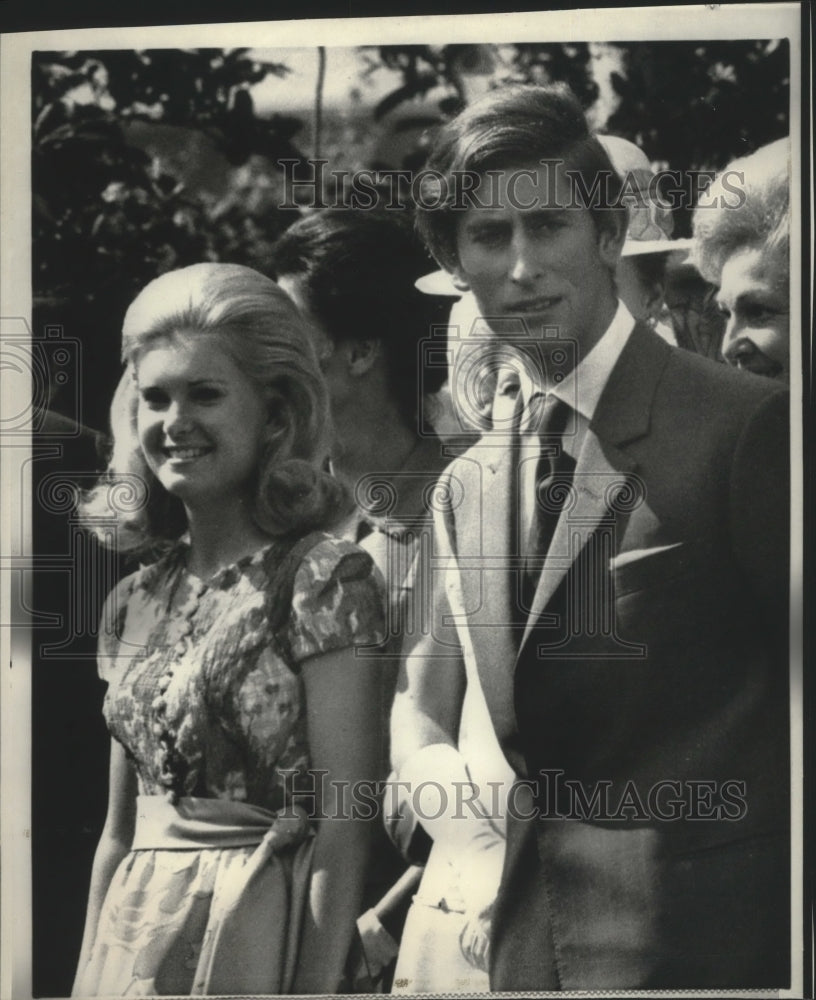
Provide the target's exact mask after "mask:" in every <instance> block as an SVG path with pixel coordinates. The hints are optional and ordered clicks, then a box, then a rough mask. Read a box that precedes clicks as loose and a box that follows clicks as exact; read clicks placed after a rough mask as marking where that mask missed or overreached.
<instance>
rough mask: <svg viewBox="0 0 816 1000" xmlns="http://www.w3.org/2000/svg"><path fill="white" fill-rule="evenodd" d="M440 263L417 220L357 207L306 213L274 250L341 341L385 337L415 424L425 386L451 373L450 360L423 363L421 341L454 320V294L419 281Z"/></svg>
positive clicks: (394, 376)
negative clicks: (429, 291)
mask: <svg viewBox="0 0 816 1000" xmlns="http://www.w3.org/2000/svg"><path fill="white" fill-rule="evenodd" d="M433 267H434V263H433V261H432V260H431V258H430V257H429V256H428V253H427V251H426V250H425V249H424V248H423V246H422V244H421V243H420V242H419V240H418V239H417V237H416V235H415V234H414V232H413V230H412V228H411V226H410V224H409V223H406V222H403V221H402V219H401V218H397V217H394V216H393V215H391V216H386V215H384V214H382V213H377V212H364V211H360V210H356V211H352V210H350V209H327V210H325V211H322V212H315V213H314V214H313V215H308V216H306V217H305V218H302V219H299V220H298V221H297V222H296V223H295V224H294V225H293V226H291V227H290V228H289V229H287V231H286V232H285V233H284V234H283V235H282V236H281V237H280V239H279V240H278V242H277V243H276V244H275V247H274V250H273V255H272V271H273V274H274V275H275V276H277V277H282V276H284V275H286V276H287V277H293V278H299V279H301V281H302V284H303V291H304V294H305V296H306V299H307V301H308V305H309V308H310V309H311V311H312V313H313V314H314V316H315V318H316V319H317V320H318V321H319V322H320V323H321V324H322V325H323V327H324V328H325V330H326V332H327V333H328V335H329V336H330V337H331V339H332V340H333V341H334V342H335V343H338V342H342V341H348V340H378V341H380V343H381V345H382V350H383V355H384V357H385V363H386V371H387V375H388V379H389V385H390V388H391V390H392V392H393V394H394V397H395V399H396V400H397V402H398V404H399V408H400V412H401V413H402V415H403V418H404V419H405V421H406V423H408V424H410V425H412V426H416V410H417V404H418V401H419V395H420V392H421V391H424V392H425V393H433V392H436V391H437V390H438V389H440V388H441V387H442V384H443V382H444V381H445V378H446V375H447V372H446V369H445V367H444V366H434V367H428V368H425V369H424V370H422V369H421V357H420V350H419V343H420V341H421V340H423V339H424V338H426V337H429V336H430V334H431V326H432V325H433V324H437V325H440V324H445V323H446V322H447V311H448V309H449V308H450V300H446V299H442V298H438V297H435V296H429V295H423V294H422V293H421V292H419V291H417V289H416V288H415V287H414V282H415V281H416V279H417V278H419V277H421V276H422V275H423V274H427V273H428V271H430V270H432V269H433ZM420 376H421V382H420Z"/></svg>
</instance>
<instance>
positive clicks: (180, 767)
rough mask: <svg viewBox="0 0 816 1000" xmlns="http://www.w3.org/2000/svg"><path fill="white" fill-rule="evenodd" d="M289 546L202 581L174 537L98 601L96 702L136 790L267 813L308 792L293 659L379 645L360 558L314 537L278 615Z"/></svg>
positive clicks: (376, 616)
mask: <svg viewBox="0 0 816 1000" xmlns="http://www.w3.org/2000/svg"><path fill="white" fill-rule="evenodd" d="M290 545H291V543H288V544H287V543H286V542H280V541H276V542H272V543H270V544H269V545H268V546H266V547H265V548H263V549H261V550H259V551H258V552H256V553H255V554H254V555H252V556H249V557H246V558H245V559H242V560H240V561H239V562H237V563H235V564H233V565H232V566H229V567H227V568H225V569H223V570H221V571H219V572H218V573H217V574H216V575H215V576H213V577H212V578H211V579H209V580H207V581H203V580H201V579H199V578H198V577H196V576H194V575H193V574H192V573H190V572H189V571H188V569H187V551H188V549H187V546H186V545H185V544H184V543H179V544H178V545H177V546H176V547H175V548H173V549H172V550H171V551H170V552H169V553H168V554H166V555H165V556H163V557H162V558H161V559H160V560H159V561H158V562H156V563H154V564H152V565H150V566H147V567H143V568H142V569H140V570H138V571H137V572H136V573H134V574H132V575H131V576H129V577H127V578H126V579H125V580H124V581H122V583H121V584H120V585H119V586H118V587H117V588H116V590H115V591H114V592H113V593H112V594H111V596H110V597H109V599H108V604H107V605H106V609H105V617H104V619H103V627H102V628H101V629H100V633H101V638H100V657H99V669H100V674H101V676H102V678H103V679H104V680H106V681H107V682H108V685H109V687H108V692H107V696H106V698H105V707H104V711H105V717H106V720H107V723H108V727H109V728H110V730H111V733H112V735H113V736H114V738H115V739H117V740H118V741H119V742H120V743H122V744H123V746H124V747H125V749H126V750H127V752H128V755H129V756H130V757H131V758H132V760H133V761H134V764H135V767H136V770H137V774H138V779H139V791H140V793H141V794H147V795H151V794H160V793H162V792H170V793H171V794H172V795H177V796H181V795H184V796H198V797H214V798H221V799H231V800H236V801H246V802H251V803H254V804H258V805H263V806H265V807H266V808H268V809H273V810H274V809H279V808H281V807H282V806H283V805H284V803H285V801H286V800H287V797H288V796H289V795H290V794H291V793H292V792H293V791H295V790H296V789H298V788H304V787H305V788H310V787H311V779H309V777H308V775H307V774H306V771H307V770H308V768H309V766H310V759H309V748H308V743H307V732H306V707H305V699H304V689H303V681H302V678H301V675H300V670H299V665H300V664H301V663H302V661H303V660H305V659H307V658H308V657H311V656H314V655H316V654H319V653H323V652H328V651H331V650H336V649H342V648H345V647H347V646H351V645H366V644H369V643H377V642H381V641H382V637H383V597H382V584H381V581H380V579H379V576H378V574H377V572H376V570H375V569H374V567H373V565H372V562H371V559H370V558H369V556H368V555H367V554H365V553H363V552H361V551H360V550H359V549H358V548H357V547H356V546H354V545H352V544H349V543H347V542H342V541H338V540H336V539H333V538H330V537H328V536H319V540H318V541H317V542H316V544H315V545H314V546H313V547H312V548H311V549H310V550H309V551H308V552H307V553H306V555H305V556H304V557H303V558H302V560H301V561H300V563H299V565H297V567H296V568H295V571H294V577H293V583H292V587H291V607H290V609H289V611H288V613H286V611H285V609H283V611H284V613H283V614H281V610H282V609H281V608H280V607H278V606H276V605H275V604H274V602H275V600H276V594H277V593H278V582H279V581H278V580H277V577H276V575H277V574H278V573H280V572H284V573H285V572H287V570H286V568H285V565H286V555H287V552H288V550H289V546H290ZM290 572H291V571H290ZM287 596H288V594H287Z"/></svg>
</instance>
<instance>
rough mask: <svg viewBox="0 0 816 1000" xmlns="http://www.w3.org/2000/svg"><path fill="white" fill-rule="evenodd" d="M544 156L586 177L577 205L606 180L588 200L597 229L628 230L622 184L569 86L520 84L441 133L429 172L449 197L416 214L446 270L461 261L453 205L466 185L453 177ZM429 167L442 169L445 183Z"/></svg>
mask: <svg viewBox="0 0 816 1000" xmlns="http://www.w3.org/2000/svg"><path fill="white" fill-rule="evenodd" d="M542 160H550V161H552V160H563V161H564V163H565V165H566V167H567V168H568V169H569V170H573V171H575V172H576V173H577V174H580V180H581V186H580V188H579V189H578V190H577V198H576V201H577V204H578V205H579V206H580V205H582V201H581V193H580V192H581V191H582V190H583V191H585V192H593V191H594V187H595V185H596V184H597V183H598V182H599V181H600V185H599V187H598V194H597V195H594V194H593V196H592V198H591V200H589V203H588V204H587V205H586V207H588V208H589V211H590V212H591V214H592V218H593V221H594V223H595V229H596V231H597V232H598V233H599V234H600V233H601V232H604V231H611V232H614V233H617V232H620V231H621V229H623V231H625V229H626V208H625V207H624V206H620V205H618V200H619V196H620V191H621V186H622V181H621V179H620V178H619V177H618V175H617V173H616V172H615V169H614V167H613V166H612V163H611V161H610V159H609V156H608V154H607V152H606V150H605V149H604V148H603V146H602V145H601V144H600V142H598V140H597V139H596V138H595V136H594V135H593V134H592V132H591V131H590V129H589V125H588V124H587V121H586V118H585V116H584V112H583V110H582V108H581V105H580V103H579V102H578V99H577V98H576V97H575V95H574V94H573V93H572V91H571V90H570V89H569V87H567V86H566V85H565V84H561V83H558V84H551V85H548V86H532V85H528V84H514V85H511V86H506V87H501V88H499V89H497V90H493V91H491V92H490V93H488V94H486V95H485V96H484V97H482V98H480V99H479V100H478V101H475V102H474V103H473V104H471V105H469V106H468V107H467V108H465V110H464V111H462V112H461V113H460V114H459V115H457V116H456V118H454V119H453V120H452V121H450V122H448V123H447V125H445V126H444V127H443V128H442V129H441V130H440V132H439V133H438V135H437V138H436V141H435V143H434V147H433V150H432V152H431V155H430V158H429V159H428V163H427V165H426V169H427V171H428V179H429V183H430V184H435V185H438V186H439V187H440V189H441V190H442V191H443V192H444V200H442V203H441V204H440V205H439V207H429V206H431V205H433V204H434V201H433V199H431V198H428V199H427V200H426V199H424V198H423V199H421V200H420V203H419V204H418V206H417V214H416V219H417V228H418V230H419V232H420V234H421V235H422V237H423V239H424V240H425V242H426V243H427V245H428V247H429V248H430V250H431V252H432V253H433V255H434V257H436V259H437V260H438V261H439V263H440V264H442V266H443V267H446V268H447V269H448V270H451V269H452V268H453V267H454V266H455V265H456V263H457V259H458V258H457V252H456V220H457V209H456V208H455V207H454V205H455V204H456V203H457V199H459V205H460V206H461V185H460V184H457V182H456V181H454V180H453V177H454V175H455V174H457V173H459V172H463V173H464V172H471V173H474V174H479V175H484V174H485V172H486V171H488V170H506V169H508V168H511V167H522V166H527V167H529V166H531V165H532V164H535V163H537V162H540V161H542ZM431 171H436V172H438V173H439V174H441V175H442V177H443V178H444V183H443V182H442V181H440V180H439V178H438V177H434V175H433V174H431V173H430V172H431ZM477 196H478V193H477ZM479 197H480V200H481V201H483V202H484V201H485V200H486V199H485V198H484V196H479Z"/></svg>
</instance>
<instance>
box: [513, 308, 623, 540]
mask: <svg viewBox="0 0 816 1000" xmlns="http://www.w3.org/2000/svg"><path fill="white" fill-rule="evenodd" d="M634 326H635V321H634V319H633V318H632V314H631V313H630V312H629V310H628V309H627V308H626V306H625V305H624V304H623V302H621V301H620V299H619V300H618V308H617V311H616V312H615V315H614V317H613V319H612V322H611V323H610V324H609V326H608V327H607V328H606V331H605V333H604V334H603V336H602V337H601V339H600V340H599V341H598V342H597V344H595V346H594V347H593V348H592V350H591V351H590V352H589V353H588V354H587V356H586V357H585V358H582V359H581V361H580V362H579V363H578V365H577V367H575V368H574V369H573V370H572V371H571V372H569V373H568V374H567V375H566V376H565V377H564V378H563V380H562V381H561V382H558V383H556V384H555V385H552V386H546V387H545V386H541V385H534V384H533V381H532V380H531V379H530V377H529V375H528V374H526V373H525V372H524V371H523V370H521V371H519V373H518V376H519V386H520V391H521V394H522V399H523V400H524V407H525V409H527V408H528V407H529V405H530V402H531V401H532V400H533V398H534V397H535V396H538V395H541V394H542V393H543V394H544V395H545V396H546V395H548V394H549V395H552V396H555V397H557V398H558V399H560V400H562V401H563V402H565V403H566V404H567V405H568V406H569V407H570V409H571V410H572V411H573V412H574V414H575V419H574V420H573V421H570V423H569V426H568V429H567V431H566V433H565V434H564V437H563V439H562V446H563V448H564V450H565V451H566V453H567V454H568V455H569V456H570V457H571V458H572V459H574V460H575V461H577V460H578V456H579V454H580V453H581V448H582V446H583V443H584V437H585V436H586V432H587V430H588V428H589V425H590V424H591V423H592V418H593V417H594V416H595V410H596V409H597V406H598V400H599V399H600V398H601V394H602V393H603V391H604V389H605V388H606V383H607V382H608V381H609V376H610V375H611V374H612V369H613V368H614V367H615V363H616V362H617V360H618V358H619V357H620V353H621V351H622V350H623V348H624V346H625V345H626V342H627V340H628V339H629V337H630V335H631V333H632V330H633V329H634ZM522 421H523V417H522ZM540 454H541V440H540V438H539V436H538V434H536V433H530V434H523V435H522V443H521V453H520V462H521V463H522V467H521V482H520V489H521V518H522V523H521V530H522V535H521V537H522V538H529V536H530V529H531V526H532V522H533V516H534V513H535V506H536V500H535V485H536V482H535V481H536V469H537V467H538V459H539V456H540Z"/></svg>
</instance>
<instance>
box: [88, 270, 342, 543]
mask: <svg viewBox="0 0 816 1000" xmlns="http://www.w3.org/2000/svg"><path fill="white" fill-rule="evenodd" d="M181 333H183V334H185V335H188V336H197V335H206V334H210V335H211V334H216V335H217V336H218V337H219V343H220V345H221V347H222V349H223V350H224V351H225V352H226V353H227V354H228V355H229V356H230V357H231V359H232V360H233V361H234V363H235V364H236V365H237V366H238V368H239V369H240V370H241V371H242V372H243V374H244V375H245V376H246V377H247V378H249V379H250V380H251V381H252V382H253V383H254V384H255V386H256V387H257V389H258V391H259V393H261V394H262V395H263V396H264V398H265V399H266V400H267V403H268V407H269V413H270V418H271V420H270V423H271V426H272V428H273V430H272V433H271V435H270V441H269V443H268V445H267V446H266V448H265V451H264V453H263V454H262V455H261V456H260V457H259V467H258V488H257V492H256V498H255V508H254V511H253V517H254V520H255V522H256V523H257V525H258V526H259V527H260V528H261V530H263V531H264V532H266V533H267V534H269V535H284V534H290V533H292V534H298V533H300V534H302V533H305V532H307V531H310V530H312V529H315V528H321V527H325V526H326V525H328V524H329V523H331V521H332V520H334V519H336V518H337V516H338V515H339V513H340V512H341V511H342V509H343V506H344V502H345V496H344V491H343V488H342V486H341V485H340V484H339V483H338V482H337V481H336V480H335V479H333V478H332V477H331V476H330V475H329V474H328V473H327V472H324V471H323V469H322V467H321V463H322V461H323V460H324V458H325V455H326V454H327V452H328V448H327V440H326V435H327V423H328V395H327V390H326V387H325V383H324V381H323V378H322V376H321V374H320V369H319V366H318V362H317V357H316V355H315V352H314V348H313V346H312V343H311V339H310V337H309V335H308V332H307V330H306V328H305V326H304V324H303V321H302V319H301V317H300V315H299V313H298V312H297V310H296V308H295V306H294V305H293V303H292V302H291V300H290V299H289V297H288V296H287V295H286V294H285V293H284V292H283V291H281V289H280V288H278V286H277V285H276V284H275V282H274V281H272V280H271V279H269V278H267V277H265V276H264V275H262V274H260V273H258V272H257V271H254V270H252V269H251V268H249V267H243V266H242V265H239V264H193V265H192V266H190V267H185V268H182V269H180V270H178V271H170V272H168V273H167V274H163V275H162V276H161V277H159V278H156V279H155V280H154V281H151V282H150V284H149V285H147V287H146V288H144V289H143V290H142V291H141V292H140V293H139V295H138V296H137V297H136V299H135V300H134V301H133V303H132V304H131V306H130V308H129V309H128V311H127V313H126V315H125V320H124V325H123V328H122V360H123V361H124V363H125V365H126V367H125V371H124V374H123V375H122V378H121V379H120V382H119V385H118V387H117V389H116V393H115V395H114V399H113V403H112V405H111V431H112V434H113V450H112V454H111V459H110V462H109V465H108V468H107V470H106V472H105V473H104V475H103V476H102V478H101V479H100V481H99V483H98V484H97V485H96V487H95V488H94V489H93V490H91V491H90V492H89V494H88V495H87V496H86V498H85V499H84V501H83V503H82V504H81V508H80V509H81V512H82V515H83V519H84V521H85V523H86V526H87V527H89V528H90V529H91V530H92V531H94V532H95V533H96V534H97V535H98V536H99V537H100V539H101V540H102V541H103V543H105V544H108V545H112V544H115V546H116V547H117V548H118V549H120V550H121V551H126V552H144V551H149V550H157V549H159V550H160V549H161V548H162V547H164V546H166V545H167V544H168V543H170V542H174V541H175V540H176V539H178V537H179V536H180V535H181V534H182V533H183V532H184V531H185V530H186V526H187V525H186V516H185V513H184V508H183V506H182V504H181V502H180V501H179V500H178V499H177V498H176V497H174V496H172V495H171V494H169V493H168V492H167V491H166V490H165V489H164V487H162V486H161V485H160V483H159V482H158V480H157V479H156V477H155V476H154V475H153V473H152V472H151V471H150V469H149V468H148V465H147V462H146V461H145V458H144V455H143V453H142V449H141V447H140V445H139V438H138V432H137V424H136V414H137V407H138V393H137V390H136V384H135V367H136V364H137V363H138V360H139V357H140V356H141V355H142V354H143V353H144V352H145V351H147V350H149V349H150V348H151V347H152V346H153V345H154V344H155V343H156V342H158V341H162V340H168V339H170V340H172V339H173V338H174V337H175V336H177V335H179V334H181ZM112 526H115V528H116V532H115V539H112V537H111V527H112Z"/></svg>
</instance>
